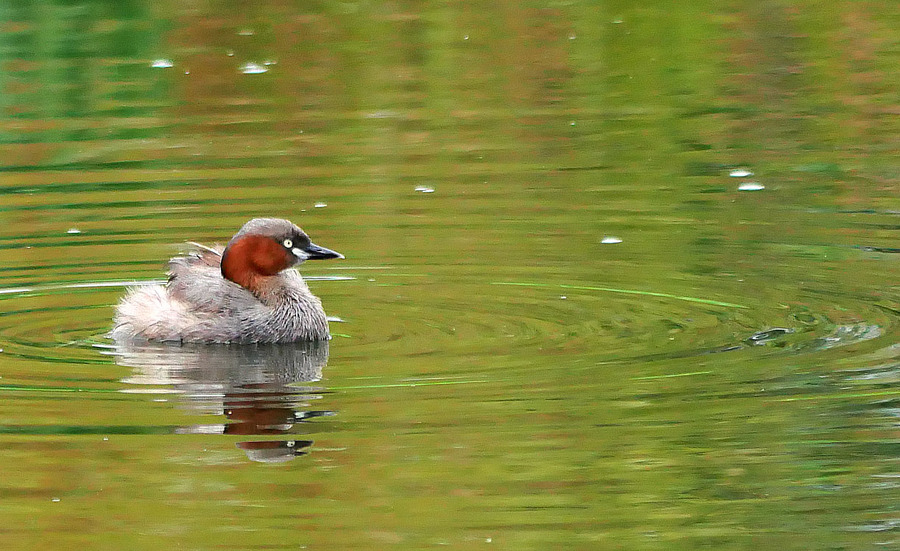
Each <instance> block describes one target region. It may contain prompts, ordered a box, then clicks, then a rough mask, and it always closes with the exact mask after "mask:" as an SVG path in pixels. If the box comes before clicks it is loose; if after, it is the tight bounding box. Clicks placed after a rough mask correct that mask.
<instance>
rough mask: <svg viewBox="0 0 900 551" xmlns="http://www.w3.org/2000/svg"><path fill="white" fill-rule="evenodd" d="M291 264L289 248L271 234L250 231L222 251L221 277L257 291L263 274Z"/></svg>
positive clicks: (265, 275) (274, 271)
mask: <svg viewBox="0 0 900 551" xmlns="http://www.w3.org/2000/svg"><path fill="white" fill-rule="evenodd" d="M290 266H291V259H290V257H289V256H288V253H287V251H285V250H284V248H283V247H282V246H281V245H280V244H278V243H276V242H275V240H274V239H272V238H270V237H264V236H261V235H248V236H245V237H242V238H240V239H238V240H237V241H234V242H233V243H231V244H230V245H228V247H227V248H226V249H225V252H223V253H222V277H224V278H225V279H228V280H230V281H233V282H235V283H237V284H238V285H240V286H241V287H244V288H245V289H247V290H249V291H250V292H252V293H254V294H257V295H258V294H259V291H260V286H261V284H262V278H265V277H269V276H273V275H275V274H277V273H278V272H280V271H282V270H285V269H287V268H289V267H290Z"/></svg>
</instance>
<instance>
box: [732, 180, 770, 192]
mask: <svg viewBox="0 0 900 551" xmlns="http://www.w3.org/2000/svg"><path fill="white" fill-rule="evenodd" d="M761 189H766V186H764V185H762V184H760V183H759V182H744V183H743V184H741V185H739V186H738V191H759V190H761Z"/></svg>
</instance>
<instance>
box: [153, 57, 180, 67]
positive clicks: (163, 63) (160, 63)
mask: <svg viewBox="0 0 900 551" xmlns="http://www.w3.org/2000/svg"><path fill="white" fill-rule="evenodd" d="M174 65H175V63H173V62H172V60H171V59H154V60H153V63H151V64H150V66H151V67H153V68H154V69H167V68H169V67H172V66H174Z"/></svg>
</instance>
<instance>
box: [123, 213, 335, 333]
mask: <svg viewBox="0 0 900 551" xmlns="http://www.w3.org/2000/svg"><path fill="white" fill-rule="evenodd" d="M193 245H195V246H196V247H197V251H196V252H194V253H192V254H190V255H189V256H183V257H175V258H173V259H172V260H170V261H169V281H168V283H167V284H166V285H159V284H156V285H145V286H139V287H133V288H131V289H129V291H128V293H127V294H126V295H125V297H124V298H123V299H122V301H121V302H120V303H119V305H118V307H117V308H116V314H115V326H114V327H113V329H112V331H110V333H109V336H110V337H112V338H113V339H115V340H117V341H123V340H151V341H181V342H198V343H269V342H294V341H318V340H327V339H328V338H330V335H329V333H328V320H327V319H326V317H325V311H324V310H323V309H322V302H321V301H320V300H319V299H318V298H317V297H316V296H315V295H313V294H312V293H311V292H310V290H309V287H307V285H306V282H305V281H303V278H302V277H301V276H300V274H299V273H298V272H297V270H291V269H289V268H291V267H292V266H294V265H296V264H299V263H301V262H303V261H304V260H319V259H326V258H344V256H343V255H342V254H340V253H337V252H335V251H332V250H329V249H326V248H324V247H319V246H318V245H315V244H313V243H312V242H310V240H309V237H308V236H307V235H306V233H304V232H303V230H301V229H300V228H298V227H297V226H295V225H294V224H292V223H291V222H289V221H287V220H280V219H277V218H255V219H253V220H250V221H249V222H247V223H246V224H244V226H243V227H242V228H241V229H240V231H239V232H237V233H236V234H235V235H234V237H232V238H231V241H229V242H228V245H227V246H226V247H225V249H224V250H222V249H221V247H218V248H215V249H213V248H208V247H205V246H203V245H196V244H193Z"/></svg>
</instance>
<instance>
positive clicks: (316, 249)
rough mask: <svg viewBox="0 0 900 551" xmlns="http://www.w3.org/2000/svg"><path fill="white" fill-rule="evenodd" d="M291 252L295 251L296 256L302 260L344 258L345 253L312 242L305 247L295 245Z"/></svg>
mask: <svg viewBox="0 0 900 551" xmlns="http://www.w3.org/2000/svg"><path fill="white" fill-rule="evenodd" d="M291 252H292V253H294V256H296V257H297V258H299V259H300V260H326V259H328V258H344V255H342V254H341V253H339V252H337V251H332V250H331V249H326V248H325V247H320V246H318V245H316V244H315V243H310V244H309V245H308V246H306V247H305V248H303V249H299V248H297V247H294V248H293V249H291Z"/></svg>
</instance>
